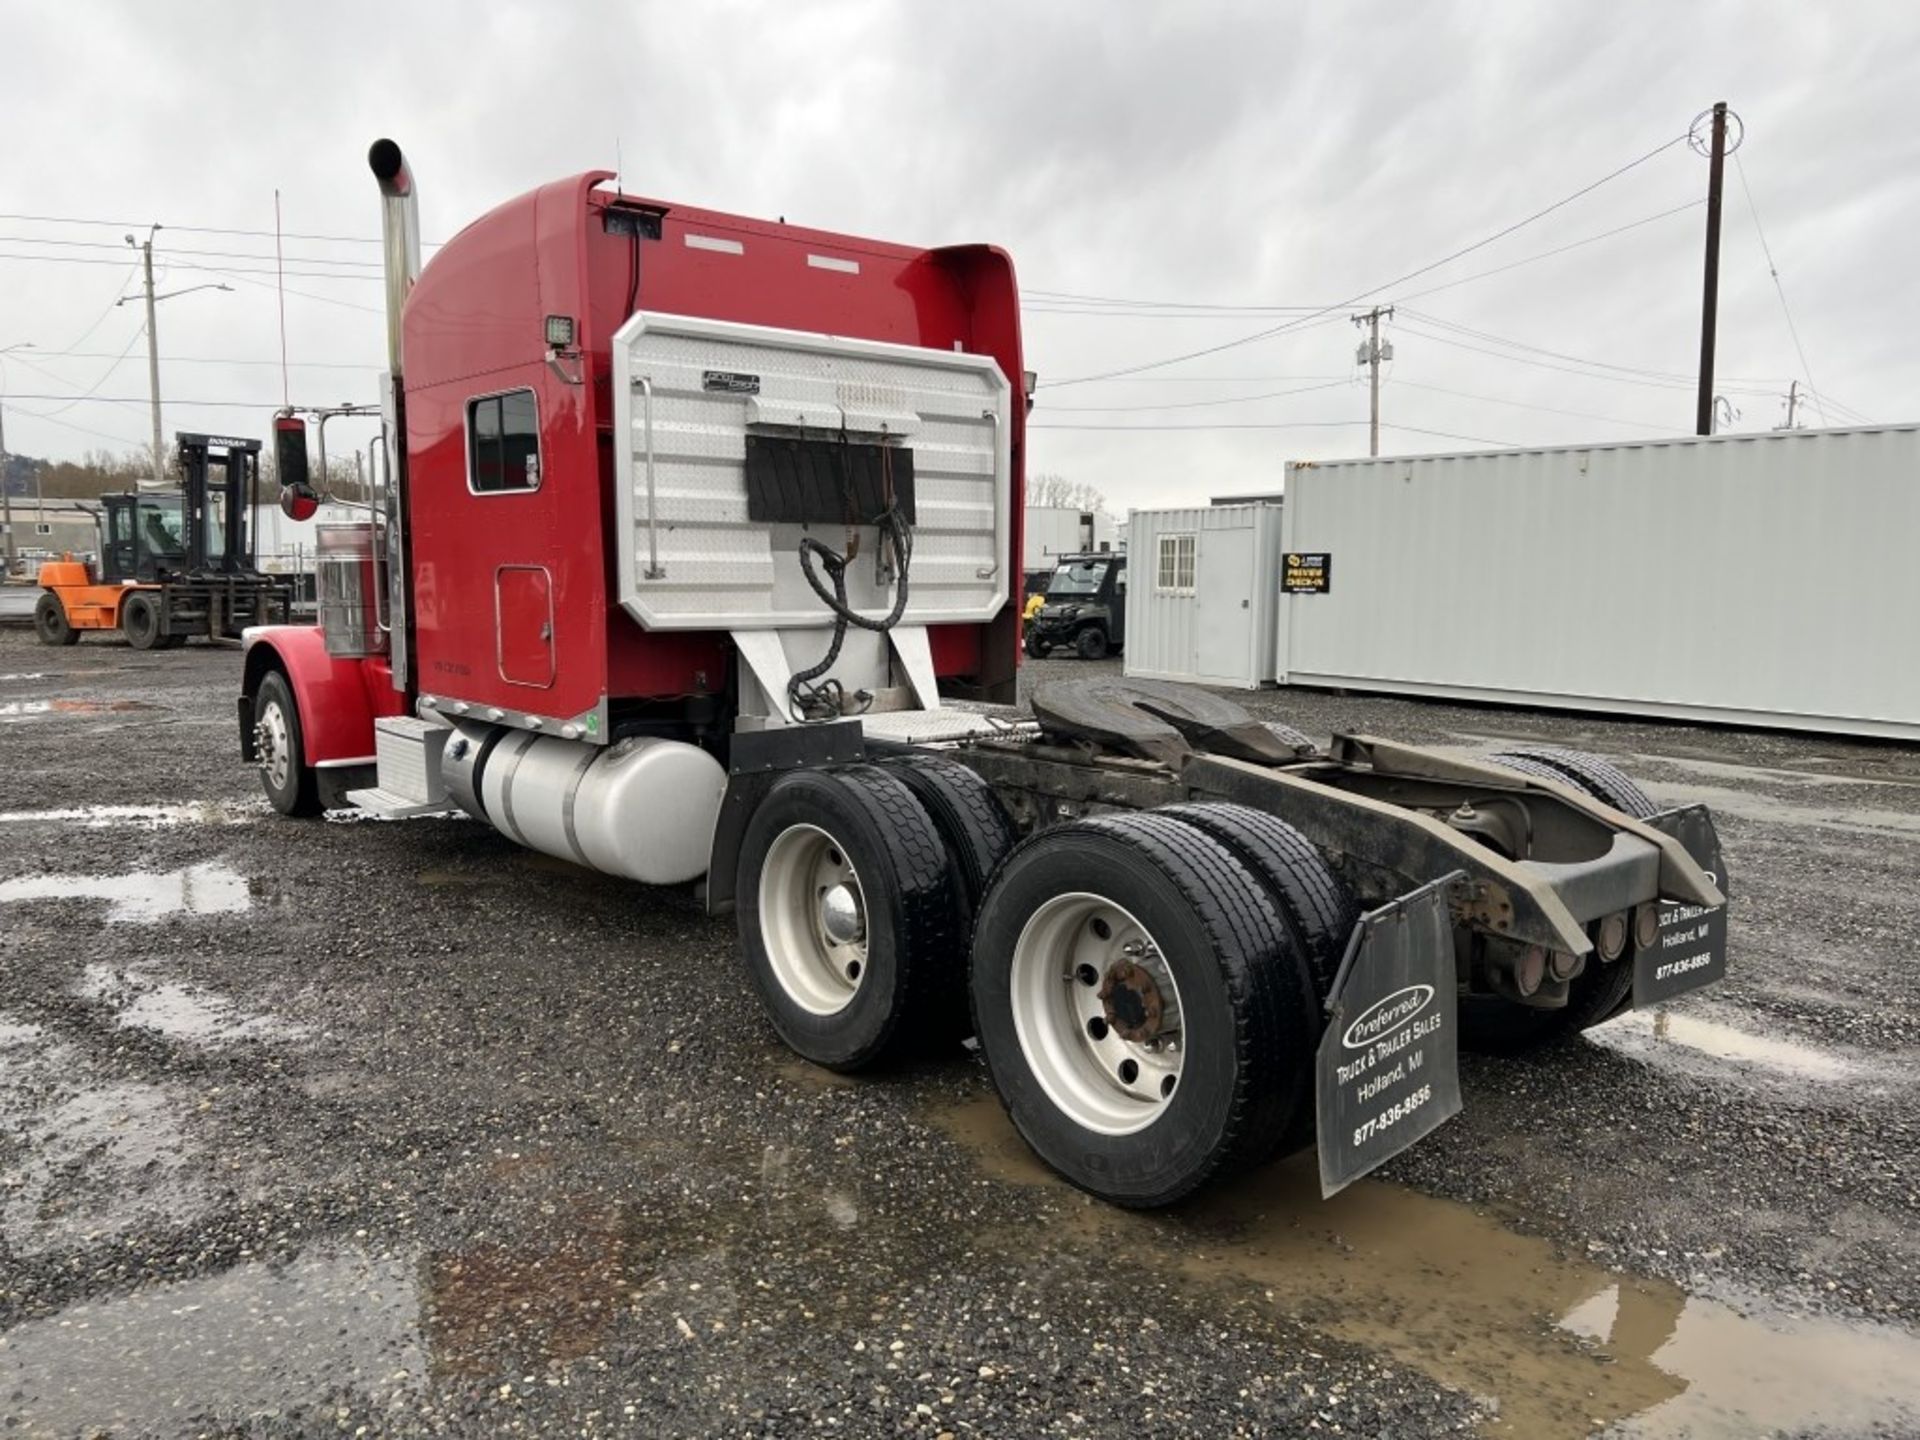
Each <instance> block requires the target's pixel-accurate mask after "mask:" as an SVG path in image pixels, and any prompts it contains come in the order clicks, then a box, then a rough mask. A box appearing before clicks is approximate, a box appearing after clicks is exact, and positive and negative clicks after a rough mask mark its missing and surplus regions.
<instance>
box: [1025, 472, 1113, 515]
mask: <svg viewBox="0 0 1920 1440" xmlns="http://www.w3.org/2000/svg"><path fill="white" fill-rule="evenodd" d="M1027 503H1028V504H1029V505H1042V506H1046V507H1049V508H1057V509H1061V510H1080V511H1083V512H1090V513H1095V514H1098V513H1101V512H1103V511H1105V510H1106V508H1107V497H1106V496H1105V495H1102V494H1101V493H1100V490H1099V487H1098V486H1096V485H1093V484H1090V483H1089V482H1087V481H1085V480H1069V479H1068V478H1067V477H1066V476H1064V475H1061V474H1058V473H1056V472H1054V471H1050V470H1047V471H1042V472H1041V473H1040V474H1038V475H1029V476H1028V477H1027Z"/></svg>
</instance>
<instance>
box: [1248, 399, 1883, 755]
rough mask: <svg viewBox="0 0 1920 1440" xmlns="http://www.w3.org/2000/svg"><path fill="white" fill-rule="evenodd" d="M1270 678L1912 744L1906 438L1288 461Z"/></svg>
mask: <svg viewBox="0 0 1920 1440" xmlns="http://www.w3.org/2000/svg"><path fill="white" fill-rule="evenodd" d="M1285 516H1286V520H1285V525H1284V531H1285V537H1286V538H1285V541H1284V544H1285V547H1286V549H1287V550H1288V551H1300V550H1304V551H1325V552H1327V553H1328V554H1329V555H1330V557H1331V570H1330V576H1329V585H1330V588H1329V591H1328V593H1326V594H1323V595H1290V596H1285V597H1282V599H1281V601H1280V606H1281V615H1280V627H1279V628H1280V645H1279V653H1278V656H1277V661H1276V667H1275V668H1276V672H1277V674H1278V677H1279V678H1280V680H1281V681H1282V682H1283V683H1292V684H1301V685H1326V686H1341V687H1349V688H1355V689H1370V690H1383V691H1393V692H1400V693H1409V694H1421V695H1439V696H1452V697H1459V698H1465V699H1475V700H1489V701H1503V702H1513V703H1520V704H1528V705H1547V706H1565V707H1569V708H1574V709H1590V710H1603V711H1621V712H1626V713H1635V714H1646V715H1658V716H1666V717H1674V718H1681V719H1701V720H1711V721H1723V722H1728V723H1733V724H1759V725H1777V726H1786V727H1792V728H1797V729H1808V730H1824V731H1835V732H1841V733H1853V734H1861V735H1886V736H1898V737H1903V738H1907V739H1920V664H1916V659H1915V642H1914V630H1915V623H1916V621H1920V563H1916V557H1915V544H1916V539H1917V538H1920V426H1898V427H1878V428H1872V429H1866V428H1862V429H1853V430H1806V431H1787V432H1778V433H1772V434H1765V435H1727V436H1718V437H1715V438H1713V439H1702V440H1693V439H1687V440H1673V441H1658V442H1652V443H1646V444H1627V445H1595V446H1587V447H1583V448H1568V449H1559V450H1521V451H1505V452H1496V453H1488V454H1471V455H1437V456H1424V457H1416V458H1410V459H1383V460H1357V461H1326V462H1313V463H1302V464H1291V465H1289V466H1288V467H1287V504H1286V509H1285Z"/></svg>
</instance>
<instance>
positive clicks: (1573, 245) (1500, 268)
mask: <svg viewBox="0 0 1920 1440" xmlns="http://www.w3.org/2000/svg"><path fill="white" fill-rule="evenodd" d="M1706 203H1707V202H1706V201H1705V200H1689V201H1687V203H1686V204H1684V205H1676V206H1674V207H1673V208H1672V209H1671V210H1662V211H1660V212H1659V213H1658V214H1656V215H1647V216H1644V217H1642V218H1641V219H1638V220H1630V221H1628V222H1627V223H1626V224H1625V225H1616V226H1615V227H1614V228H1613V229H1611V230H1602V231H1601V232H1600V233H1599V234H1598V235H1589V236H1587V238H1586V239H1584V240H1575V241H1572V242H1570V243H1568V244H1566V245H1558V246H1555V247H1554V248H1553V249H1551V250H1542V251H1541V252H1540V253H1539V254H1538V255H1529V256H1527V257H1526V258H1525V259H1521V260H1515V261H1513V262H1512V263H1511V264H1509V265H1496V266H1494V268H1493V269H1491V270H1481V271H1477V272H1476V273H1474V274H1472V275H1463V276H1461V277H1460V278H1459V279H1458V280H1449V281H1447V283H1446V284H1444V285H1434V286H1430V287H1429V288H1427V289H1425V290H1416V291H1414V292H1413V293H1412V294H1411V295H1408V296H1406V297H1404V298H1405V299H1406V300H1421V299H1425V298H1426V297H1427V296H1429V295H1438V294H1439V293H1440V292H1441V291H1442V290H1451V289H1453V288H1454V287H1455V286H1457V285H1471V284H1472V283H1473V282H1474V281H1476V280H1485V279H1486V278H1487V277H1488V276H1490V275H1504V274H1506V273H1507V271H1509V270H1518V269H1519V268H1520V267H1521V266H1523V265H1534V264H1538V263H1539V262H1540V261H1542V260H1551V259H1552V258H1553V257H1554V256H1556V255H1564V254H1566V253H1567V252H1568V251H1569V250H1578V249H1579V248H1580V247H1581V246H1583V245H1592V244H1595V243H1597V242H1599V241H1601V240H1611V239H1612V238H1613V237H1614V236H1616V235H1624V234H1626V233H1627V231H1629V230H1638V229H1639V228H1640V227H1641V226H1642V225H1651V224H1653V222H1654V221H1656V220H1665V219H1667V218H1668V217H1670V216H1673V215H1684V214H1685V213H1686V212H1687V211H1689V210H1697V209H1699V208H1700V207H1701V206H1702V205H1704V204H1706Z"/></svg>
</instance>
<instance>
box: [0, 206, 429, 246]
mask: <svg viewBox="0 0 1920 1440" xmlns="http://www.w3.org/2000/svg"><path fill="white" fill-rule="evenodd" d="M0 220H24V221H28V222H30V223H32V224H35V225H105V226H109V227H111V228H113V229H115V230H126V229H139V228H141V227H142V226H146V225H150V224H152V223H153V222H152V221H151V220H89V219H84V218H82V217H80V216H77V215H3V214H0ZM160 228H161V229H162V230H176V231H179V232H181V233H182V234H191V235H246V236H251V237H253V238H255V239H260V240H271V239H273V231H271V230H235V229H229V228H226V227H223V226H219V225H168V224H162V225H161V227H160ZM281 238H283V239H286V240H317V241H320V242H322V243H325V244H329V245H381V244H384V243H385V242H384V241H383V240H381V239H380V237H379V236H377V235H300V234H295V233H294V232H293V231H291V230H289V231H287V232H286V233H285V234H284V235H283V236H282V237H281ZM420 243H421V244H422V245H423V246H426V247H427V248H429V249H435V248H438V247H439V246H440V245H442V244H444V243H446V242H444V241H441V240H423V241H421V242H420Z"/></svg>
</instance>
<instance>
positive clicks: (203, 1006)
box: [75, 962, 306, 1045]
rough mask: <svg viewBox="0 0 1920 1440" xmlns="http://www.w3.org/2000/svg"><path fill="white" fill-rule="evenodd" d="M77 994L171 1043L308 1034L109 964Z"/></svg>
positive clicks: (96, 968)
mask: <svg viewBox="0 0 1920 1440" xmlns="http://www.w3.org/2000/svg"><path fill="white" fill-rule="evenodd" d="M75 993H76V994H78V995H80V996H81V997H82V998H83V999H88V1000H101V1001H105V1002H107V1003H108V1004H112V1005H115V1006H117V1007H118V1013H117V1014H116V1015H115V1016H114V1020H115V1023H116V1024H119V1025H122V1026H127V1027H130V1028H133V1029H136V1030H150V1031H152V1032H153V1033H155V1034H156V1035H164V1036H166V1037H167V1038H168V1039H170V1040H185V1041H188V1042H191V1043H196V1044H203V1045H222V1044H226V1043H228V1042H231V1041H236V1040H292V1039H297V1038H299V1037H300V1036H302V1035H304V1034H305V1033H306V1031H305V1030H304V1028H303V1027H301V1026H299V1025H296V1024H294V1023H293V1022H292V1021H288V1020H281V1019H279V1018H277V1017H275V1016H272V1015H257V1014H250V1013H248V1012H247V1011H245V1010H242V1009H241V1008H240V1007H239V1006H238V1005H236V1004H235V1003H234V1002H233V1001H231V1000H229V999H227V998H226V997H225V996H223V995H216V994H214V993H213V992H211V991H208V990H202V989H199V988H198V987H195V986H191V985H181V984H176V983H174V982H171V981H158V980H154V979H152V978H150V977H148V976H145V975H140V974H137V973H133V972H129V971H126V970H123V969H121V968H119V967H117V966H114V965H110V964H106V963H104V962H100V963H96V964H92V965H89V966H87V968H86V970H85V971H83V972H82V974H81V977H80V983H79V984H78V985H77V986H76V987H75Z"/></svg>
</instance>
